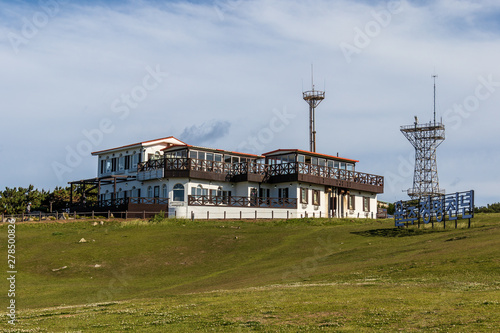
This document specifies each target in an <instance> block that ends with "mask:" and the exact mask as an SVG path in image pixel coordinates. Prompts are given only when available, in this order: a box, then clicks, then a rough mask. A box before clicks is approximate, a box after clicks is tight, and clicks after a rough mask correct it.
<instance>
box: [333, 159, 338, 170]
mask: <svg viewBox="0 0 500 333" xmlns="http://www.w3.org/2000/svg"><path fill="white" fill-rule="evenodd" d="M334 168H335V169H338V168H339V162H337V161H335V162H334Z"/></svg>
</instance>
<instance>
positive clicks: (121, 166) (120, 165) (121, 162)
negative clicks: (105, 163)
mask: <svg viewBox="0 0 500 333" xmlns="http://www.w3.org/2000/svg"><path fill="white" fill-rule="evenodd" d="M118 170H120V171H123V170H125V157H123V156H122V157H120V158H119V159H118Z"/></svg>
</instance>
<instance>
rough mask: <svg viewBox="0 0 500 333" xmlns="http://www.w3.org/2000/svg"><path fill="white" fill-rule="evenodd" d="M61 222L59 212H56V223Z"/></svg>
mask: <svg viewBox="0 0 500 333" xmlns="http://www.w3.org/2000/svg"><path fill="white" fill-rule="evenodd" d="M57 220H59V212H57V211H56V221H57Z"/></svg>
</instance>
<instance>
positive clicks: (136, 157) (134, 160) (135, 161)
mask: <svg viewBox="0 0 500 333" xmlns="http://www.w3.org/2000/svg"><path fill="white" fill-rule="evenodd" d="M140 156H141V155H140V154H134V155H132V170H136V169H137V164H138V163H139V160H140Z"/></svg>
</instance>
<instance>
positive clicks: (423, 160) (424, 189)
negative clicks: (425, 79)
mask: <svg viewBox="0 0 500 333" xmlns="http://www.w3.org/2000/svg"><path fill="white" fill-rule="evenodd" d="M432 77H433V79H434V122H429V123H426V124H419V123H418V118H417V117H416V116H415V122H414V124H413V125H408V126H401V132H402V133H403V135H404V136H405V137H406V138H407V139H408V141H410V143H411V144H412V145H413V147H415V171H414V174H413V188H411V189H409V190H408V191H407V192H408V195H409V196H410V197H411V198H412V199H419V198H422V197H425V196H438V195H443V194H444V193H445V191H444V190H443V189H440V188H439V178H438V171H437V162H436V149H437V147H439V145H440V144H441V143H442V142H443V141H444V139H445V136H444V132H445V130H444V125H443V123H442V122H436V77H437V75H433V76H432Z"/></svg>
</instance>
